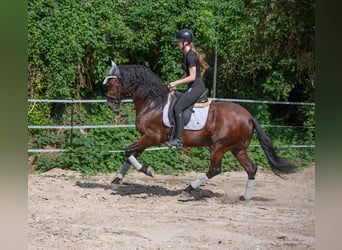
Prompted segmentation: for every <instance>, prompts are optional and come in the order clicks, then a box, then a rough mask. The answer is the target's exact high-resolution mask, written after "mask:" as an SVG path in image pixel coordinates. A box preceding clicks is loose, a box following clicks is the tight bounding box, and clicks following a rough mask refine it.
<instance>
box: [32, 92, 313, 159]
mask: <svg viewBox="0 0 342 250" xmlns="http://www.w3.org/2000/svg"><path fill="white" fill-rule="evenodd" d="M213 100H214V101H223V102H228V101H231V102H240V103H262V104H281V105H301V106H315V103H311V102H310V103H309V102H277V101H263V100H246V99H229V98H213ZM28 102H29V103H70V104H76V103H105V102H106V100H74V99H72V100H57V99H28ZM122 102H127V103H129V102H132V100H131V99H125V100H122ZM72 115H73V114H72ZM72 120H73V119H71V122H72ZM261 126H262V127H283V128H308V129H315V127H309V126H307V127H306V126H279V125H261ZM94 128H100V129H106V128H135V125H134V124H122V125H73V124H72V125H61V126H50V125H46V126H35V125H28V129H70V130H71V131H72V130H73V129H94ZM250 146H251V147H260V145H250ZM280 147H281V148H315V145H282V146H280ZM165 149H169V148H168V147H152V148H148V149H146V150H165ZM60 152H65V150H64V149H28V153H60ZM109 152H111V153H123V152H125V151H124V150H121V149H119V150H112V151H109Z"/></svg>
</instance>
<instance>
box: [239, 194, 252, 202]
mask: <svg viewBox="0 0 342 250" xmlns="http://www.w3.org/2000/svg"><path fill="white" fill-rule="evenodd" d="M249 200H250V199H246V198H245V196H243V195H241V196H240V201H249Z"/></svg>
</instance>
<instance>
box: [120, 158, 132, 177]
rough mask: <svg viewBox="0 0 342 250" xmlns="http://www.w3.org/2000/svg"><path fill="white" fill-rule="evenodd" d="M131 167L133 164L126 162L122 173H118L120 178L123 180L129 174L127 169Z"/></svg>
mask: <svg viewBox="0 0 342 250" xmlns="http://www.w3.org/2000/svg"><path fill="white" fill-rule="evenodd" d="M130 167H131V164H129V163H127V162H125V163H124V164H123V166H122V168H121V170H120V173H119V174H118V178H119V179H121V180H122V179H123V178H124V177H125V175H126V174H127V171H128V169H129V168H130Z"/></svg>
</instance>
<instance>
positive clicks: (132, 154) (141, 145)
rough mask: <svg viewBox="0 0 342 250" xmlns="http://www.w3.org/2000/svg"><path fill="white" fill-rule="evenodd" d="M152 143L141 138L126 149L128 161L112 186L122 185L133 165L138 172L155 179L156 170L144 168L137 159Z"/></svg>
mask: <svg viewBox="0 0 342 250" xmlns="http://www.w3.org/2000/svg"><path fill="white" fill-rule="evenodd" d="M150 143H151V142H150V141H149V140H148V139H147V138H146V137H141V138H140V140H138V141H137V142H136V143H134V144H132V145H130V146H129V147H127V148H126V149H125V154H126V157H127V161H126V162H125V163H124V164H123V166H122V168H121V170H120V172H119V174H118V175H117V177H115V179H114V180H113V181H112V182H111V183H112V184H120V183H121V182H122V180H123V178H124V177H125V175H126V174H127V172H128V170H129V168H130V167H131V166H132V165H133V166H134V168H135V169H136V170H138V171H140V172H143V173H144V174H146V175H148V176H151V177H153V175H154V169H153V168H152V167H144V166H142V165H141V164H140V163H139V161H138V160H137V158H136V157H138V156H139V155H140V154H141V153H142V152H143V151H144V150H145V149H146V148H147V147H149V146H151V145H150Z"/></svg>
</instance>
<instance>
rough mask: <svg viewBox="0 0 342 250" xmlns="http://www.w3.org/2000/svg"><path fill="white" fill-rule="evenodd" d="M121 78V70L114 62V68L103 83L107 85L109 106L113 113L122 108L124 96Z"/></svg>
mask: <svg viewBox="0 0 342 250" xmlns="http://www.w3.org/2000/svg"><path fill="white" fill-rule="evenodd" d="M120 77H121V75H120V71H119V68H118V66H117V65H116V64H115V62H114V61H112V68H111V69H110V70H109V73H108V76H107V77H106V78H105V79H104V81H103V84H107V95H106V98H107V105H108V108H110V109H111V110H112V111H114V110H116V109H118V108H119V107H120V102H121V98H122V94H123V93H122V83H121V81H120Z"/></svg>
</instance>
